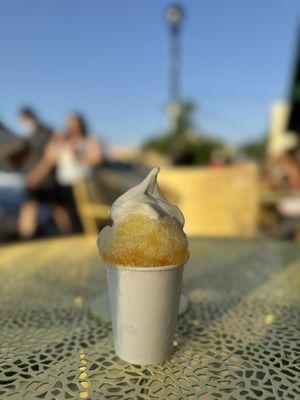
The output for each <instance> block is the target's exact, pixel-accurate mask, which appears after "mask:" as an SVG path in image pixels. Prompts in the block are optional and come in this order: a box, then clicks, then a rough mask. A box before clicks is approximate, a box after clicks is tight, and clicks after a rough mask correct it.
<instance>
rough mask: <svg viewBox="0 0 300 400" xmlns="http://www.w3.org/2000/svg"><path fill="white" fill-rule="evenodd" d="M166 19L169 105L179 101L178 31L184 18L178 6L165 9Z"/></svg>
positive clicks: (181, 9) (174, 5)
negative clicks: (168, 30)
mask: <svg viewBox="0 0 300 400" xmlns="http://www.w3.org/2000/svg"><path fill="white" fill-rule="evenodd" d="M165 16H166V19H167V21H168V22H169V29H170V39H171V43H170V103H171V104H176V103H179V101H180V82H179V81H180V42H179V36H180V30H181V25H182V19H183V16H184V11H183V8H182V7H181V6H180V5H178V4H173V5H170V6H169V7H168V8H167V9H166V13H165Z"/></svg>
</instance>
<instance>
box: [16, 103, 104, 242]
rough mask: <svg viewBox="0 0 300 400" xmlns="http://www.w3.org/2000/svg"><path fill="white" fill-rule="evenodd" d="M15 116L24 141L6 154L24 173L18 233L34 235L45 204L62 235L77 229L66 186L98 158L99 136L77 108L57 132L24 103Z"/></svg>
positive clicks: (97, 163)
mask: <svg viewBox="0 0 300 400" xmlns="http://www.w3.org/2000/svg"><path fill="white" fill-rule="evenodd" d="M19 117H20V120H21V123H22V125H23V128H24V131H25V132H26V138H25V141H24V145H23V146H22V147H21V148H20V149H19V150H18V151H16V152H14V153H13V154H12V156H11V161H12V162H13V164H14V165H15V166H17V169H18V171H21V172H22V173H23V174H24V179H25V195H24V197H23V201H22V204H21V207H20V210H19V214H18V221H17V230H18V235H19V237H20V238H23V239H30V238H33V237H34V236H35V235H36V234H37V230H38V218H39V211H40V208H41V207H42V206H43V205H45V204H47V206H48V207H50V212H51V216H52V219H53V221H54V222H55V224H56V227H57V229H58V230H59V232H61V233H62V234H67V233H74V232H79V231H80V230H81V226H80V219H79V218H78V214H77V211H76V205H75V200H74V195H73V190H72V186H73V185H74V183H75V182H76V181H77V180H79V179H83V178H86V177H88V176H89V175H91V173H92V171H93V169H95V168H97V167H98V166H100V165H101V163H102V162H103V149H102V146H101V144H100V141H99V140H98V139H96V138H95V137H94V136H93V135H92V134H91V132H90V131H89V129H88V125H87V122H86V119H85V118H84V116H83V115H81V114H80V113H73V114H70V115H68V116H67V118H66V121H65V125H64V128H63V130H62V131H61V132H58V131H56V130H54V129H53V128H51V127H49V126H48V125H47V124H45V123H43V121H42V120H41V119H40V118H39V116H38V115H37V113H36V112H35V111H34V110H33V109H31V108H29V107H24V108H22V109H21V110H20V112H19Z"/></svg>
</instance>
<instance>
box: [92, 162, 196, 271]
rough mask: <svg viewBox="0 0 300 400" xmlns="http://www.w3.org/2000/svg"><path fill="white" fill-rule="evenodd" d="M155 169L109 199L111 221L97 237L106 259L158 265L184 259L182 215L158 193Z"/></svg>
mask: <svg viewBox="0 0 300 400" xmlns="http://www.w3.org/2000/svg"><path fill="white" fill-rule="evenodd" d="M158 172H159V168H157V167H155V168H153V169H152V170H151V171H150V173H149V174H148V176H147V177H146V178H145V179H144V180H143V181H142V182H141V183H140V184H139V185H137V186H135V187H133V188H132V189H130V190H128V191H127V192H126V193H124V194H123V195H122V196H120V197H119V198H118V199H117V200H116V201H115V202H114V203H113V205H112V207H111V219H112V221H113V225H112V226H106V227H105V228H104V229H103V230H102V231H101V232H100V235H99V241H98V245H99V251H100V254H101V255H102V257H103V259H104V260H105V261H106V262H108V263H110V264H115V265H120V266H122V265H125V266H132V267H134V266H141V267H159V266H166V265H179V264H183V263H185V262H186V260H187V259H188V255H189V254H188V242H187V238H186V236H185V234H184V232H183V230H182V228H183V225H184V217H183V215H182V213H181V211H180V210H179V209H178V208H177V207H176V206H174V205H173V204H171V203H169V202H168V201H167V200H166V199H164V198H163V197H162V195H161V194H160V192H159V189H158V185H157V174H158Z"/></svg>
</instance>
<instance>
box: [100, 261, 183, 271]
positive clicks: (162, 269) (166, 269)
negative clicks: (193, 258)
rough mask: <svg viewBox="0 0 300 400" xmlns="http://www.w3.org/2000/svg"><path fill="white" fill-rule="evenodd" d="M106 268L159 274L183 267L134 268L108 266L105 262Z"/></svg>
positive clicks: (128, 266)
mask: <svg viewBox="0 0 300 400" xmlns="http://www.w3.org/2000/svg"><path fill="white" fill-rule="evenodd" d="M105 265H106V267H108V268H115V269H121V270H127V271H143V272H160V271H169V270H172V269H175V268H180V267H183V266H184V264H178V265H163V266H161V267H136V266H134V265H133V266H131V265H116V264H110V263H107V262H105Z"/></svg>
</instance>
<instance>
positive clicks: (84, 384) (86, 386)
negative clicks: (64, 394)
mask: <svg viewBox="0 0 300 400" xmlns="http://www.w3.org/2000/svg"><path fill="white" fill-rule="evenodd" d="M80 384H81V385H82V386H83V387H84V388H85V389H87V388H89V387H90V384H89V383H88V382H86V381H83V382H80Z"/></svg>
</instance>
